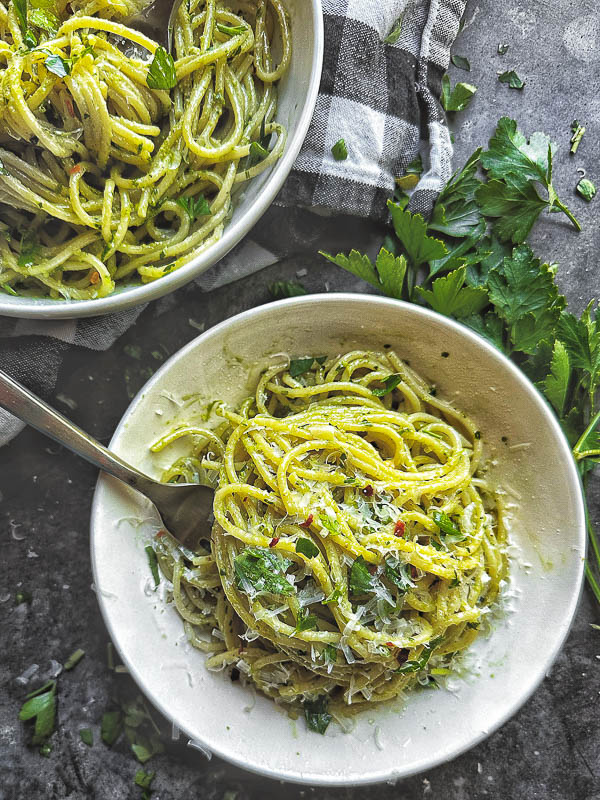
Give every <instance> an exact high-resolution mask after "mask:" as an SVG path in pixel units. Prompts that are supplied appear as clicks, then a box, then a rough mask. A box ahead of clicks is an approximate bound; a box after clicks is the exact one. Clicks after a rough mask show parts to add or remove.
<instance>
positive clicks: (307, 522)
mask: <svg viewBox="0 0 600 800" xmlns="http://www.w3.org/2000/svg"><path fill="white" fill-rule="evenodd" d="M313 519H314V517H313V515H312V514H309V515H308V517H307V518H306V519H305V520H304V522H301V523H300V527H301V528H310V526H311V525H312V521H313Z"/></svg>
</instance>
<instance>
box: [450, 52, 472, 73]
mask: <svg viewBox="0 0 600 800" xmlns="http://www.w3.org/2000/svg"><path fill="white" fill-rule="evenodd" d="M450 61H452V63H453V64H454V66H455V67H458V69H464V70H465V72H471V64H470V62H469V59H468V58H465V57H464V56H455V55H454V54H453V55H452V56H451V58H450Z"/></svg>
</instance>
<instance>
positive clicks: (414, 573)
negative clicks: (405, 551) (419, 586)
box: [410, 564, 419, 580]
mask: <svg viewBox="0 0 600 800" xmlns="http://www.w3.org/2000/svg"><path fill="white" fill-rule="evenodd" d="M418 574H419V573H418V572H417V568H416V567H415V565H414V564H411V565H410V577H411V578H412V579H413V580H416V579H417V575H418Z"/></svg>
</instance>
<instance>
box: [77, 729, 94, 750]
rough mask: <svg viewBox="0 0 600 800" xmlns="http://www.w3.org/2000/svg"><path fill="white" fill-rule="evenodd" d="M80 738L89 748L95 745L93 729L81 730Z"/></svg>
mask: <svg viewBox="0 0 600 800" xmlns="http://www.w3.org/2000/svg"><path fill="white" fill-rule="evenodd" d="M79 738H80V739H81V741H82V742H83V743H84V744H87V746H88V747H91V746H92V745H93V744H94V734H93V733H92V729H91V728H80V729H79Z"/></svg>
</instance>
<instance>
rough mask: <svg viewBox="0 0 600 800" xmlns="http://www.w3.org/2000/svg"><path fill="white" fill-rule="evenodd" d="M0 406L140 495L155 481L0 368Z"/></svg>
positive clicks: (148, 489)
mask: <svg viewBox="0 0 600 800" xmlns="http://www.w3.org/2000/svg"><path fill="white" fill-rule="evenodd" d="M0 406H2V407H3V408H5V409H6V410H7V411H10V413H11V414H14V415H15V416H16V417H19V419H21V420H22V421H23V422H26V423H27V424H28V425H31V426H32V427H33V428H36V429H37V430H38V431H40V433H44V434H46V436H49V437H50V438H51V439H54V441H55V442H58V443H59V444H61V445H64V447H66V448H68V449H69V450H72V451H73V452H74V453H76V454H77V455H78V456H81V457H82V458H85V459H86V460H87V461H89V462H90V463H91V464H93V465H94V466H95V467H98V469H101V470H103V471H104V472H108V473H109V474H110V475H112V476H113V477H115V478H118V479H119V480H120V481H123V482H124V483H126V484H128V485H129V486H131V487H133V488H134V489H137V490H138V491H139V492H142V493H143V494H148V491H151V485H152V484H153V483H154V481H153V480H152V479H151V478H148V477H147V476H146V475H143V474H142V473H141V472H138V470H137V469H134V468H133V467H132V466H130V465H129V464H127V463H126V462H125V461H123V460H122V459H121V458H119V456H117V455H115V454H114V453H111V452H110V450H107V449H106V447H104V446H103V445H101V444H100V442H98V441H96V439H94V438H93V437H92V436H90V435H89V434H87V433H86V432H85V431H82V430H81V428H79V427H78V426H77V425H75V424H74V423H73V422H71V421H70V420H69V419H67V418H66V417H64V416H63V415H62V414H61V413H60V412H58V411H57V410H56V409H55V408H52V406H49V405H48V404H47V403H45V402H44V401H43V400H41V399H40V398H39V397H38V396H37V395H35V394H34V393H33V392H30V391H29V389H26V388H25V387H24V386H22V385H21V384H20V383H19V382H18V381H16V380H15V379H14V378H11V377H10V375H7V374H6V372H3V371H2V370H0Z"/></svg>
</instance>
